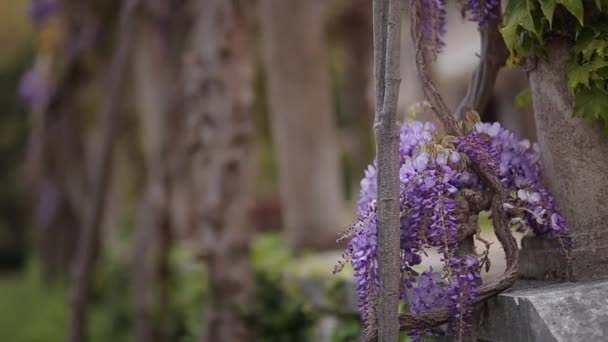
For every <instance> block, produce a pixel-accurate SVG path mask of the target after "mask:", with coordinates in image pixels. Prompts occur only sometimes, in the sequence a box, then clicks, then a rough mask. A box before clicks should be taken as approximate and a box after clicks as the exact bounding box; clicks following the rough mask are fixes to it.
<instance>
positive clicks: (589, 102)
mask: <svg viewBox="0 0 608 342" xmlns="http://www.w3.org/2000/svg"><path fill="white" fill-rule="evenodd" d="M574 115H576V116H578V117H581V118H584V119H585V120H587V121H588V122H590V123H595V122H597V121H603V123H604V125H605V127H606V128H608V94H606V93H605V92H603V91H601V90H600V89H598V88H597V87H595V86H594V87H592V88H581V89H579V90H577V91H576V93H575V94H574Z"/></svg>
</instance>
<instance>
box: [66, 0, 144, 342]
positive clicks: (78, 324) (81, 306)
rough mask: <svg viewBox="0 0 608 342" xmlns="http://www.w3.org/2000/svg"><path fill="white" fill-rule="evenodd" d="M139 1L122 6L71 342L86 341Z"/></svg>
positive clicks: (76, 281)
mask: <svg viewBox="0 0 608 342" xmlns="http://www.w3.org/2000/svg"><path fill="white" fill-rule="evenodd" d="M139 4H140V2H139V0H126V1H125V2H123V4H122V8H121V12H120V21H119V27H118V29H119V31H118V32H117V37H119V41H118V44H117V46H116V51H115V52H114V55H113V57H112V61H111V65H110V69H109V74H108V80H107V81H108V84H107V85H108V87H109V91H108V93H107V94H106V97H105V98H104V101H103V104H102V107H101V112H100V114H99V115H100V117H101V136H100V138H101V141H100V143H99V146H98V150H96V151H95V154H94V155H95V157H96V158H95V160H94V164H93V169H92V177H91V189H90V190H91V191H90V198H91V199H90V201H88V202H87V203H86V204H87V205H86V208H85V212H84V218H83V225H82V230H81V233H80V235H79V237H78V246H77V250H76V260H75V264H74V269H73V274H72V282H71V284H70V285H71V286H70V298H69V299H70V320H69V326H68V341H70V342H81V341H84V340H85V339H86V332H87V323H88V306H89V295H90V293H89V292H90V287H91V279H92V276H93V270H94V266H95V260H96V255H97V253H98V251H99V248H100V246H99V245H100V242H99V241H100V236H99V235H100V229H101V228H100V227H101V220H102V216H103V213H104V211H105V210H104V209H105V205H106V195H107V188H108V185H109V183H110V179H111V177H110V173H111V170H112V159H113V158H112V157H113V153H112V152H113V148H114V141H115V138H116V136H117V131H118V127H119V123H118V120H119V118H120V111H121V104H122V97H123V95H124V91H125V85H126V81H125V79H124V75H125V74H126V72H127V70H128V62H129V53H130V49H131V47H130V45H131V40H132V33H133V23H132V21H133V19H134V14H135V11H136V9H137V7H138V6H139Z"/></svg>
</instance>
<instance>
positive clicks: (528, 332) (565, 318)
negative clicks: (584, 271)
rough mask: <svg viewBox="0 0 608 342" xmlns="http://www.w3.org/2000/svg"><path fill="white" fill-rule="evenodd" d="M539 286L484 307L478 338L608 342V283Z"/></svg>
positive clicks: (521, 341) (516, 291)
mask: <svg viewBox="0 0 608 342" xmlns="http://www.w3.org/2000/svg"><path fill="white" fill-rule="evenodd" d="M530 284H531V283H528V284H527V285H528V286H530ZM538 285H539V284H538V283H537V284H535V285H532V287H531V288H524V289H521V288H520V289H514V290H510V291H509V292H505V293H503V294H500V295H498V296H497V297H495V298H492V299H490V300H488V301H487V302H486V303H484V304H482V308H481V311H482V318H481V322H480V324H481V327H480V329H479V337H480V338H481V339H482V340H487V341H496V342H552V341H556V342H566V341H567V342H576V341H581V342H582V341H585V342H591V341H593V342H595V341H598V342H599V341H608V280H603V281H595V282H579V283H562V284H553V285H546V283H544V284H543V286H538Z"/></svg>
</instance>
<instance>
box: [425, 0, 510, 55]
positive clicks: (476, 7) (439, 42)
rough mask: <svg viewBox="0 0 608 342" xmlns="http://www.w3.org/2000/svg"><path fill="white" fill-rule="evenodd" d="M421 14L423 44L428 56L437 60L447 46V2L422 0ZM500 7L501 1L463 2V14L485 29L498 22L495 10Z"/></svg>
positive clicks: (473, 0)
mask: <svg viewBox="0 0 608 342" xmlns="http://www.w3.org/2000/svg"><path fill="white" fill-rule="evenodd" d="M421 5H422V6H421V7H420V13H419V14H418V15H419V17H420V21H421V26H422V32H423V37H422V38H423V43H424V47H425V49H426V51H427V52H428V56H429V57H431V58H432V59H435V58H436V57H437V55H438V54H439V53H440V52H441V50H442V49H443V47H444V46H445V42H444V40H443V36H444V35H445V33H446V25H447V24H446V13H447V11H446V5H447V0H421ZM497 7H500V1H499V0H463V1H462V9H463V14H465V13H468V16H469V19H470V20H471V21H475V22H477V24H478V25H479V27H484V26H486V25H487V24H488V22H490V21H493V20H497V19H498V17H497V15H496V13H495V9H496V8H497Z"/></svg>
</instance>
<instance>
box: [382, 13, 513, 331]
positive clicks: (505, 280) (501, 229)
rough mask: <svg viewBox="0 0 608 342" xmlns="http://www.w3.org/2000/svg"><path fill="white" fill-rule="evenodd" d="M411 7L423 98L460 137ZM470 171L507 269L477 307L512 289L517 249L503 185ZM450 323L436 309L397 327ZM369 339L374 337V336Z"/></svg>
mask: <svg viewBox="0 0 608 342" xmlns="http://www.w3.org/2000/svg"><path fill="white" fill-rule="evenodd" d="M411 6H412V7H411V12H410V13H411V16H412V35H413V37H414V40H415V41H416V42H417V53H416V64H417V65H418V71H419V72H420V78H421V79H422V82H423V86H424V91H425V95H426V96H427V98H428V99H429V101H430V102H431V105H432V106H433V108H434V110H435V113H436V115H437V117H438V118H439V120H440V121H441V122H442V123H443V125H444V126H445V127H446V129H447V131H448V133H449V134H456V135H462V133H463V130H462V128H461V125H460V124H459V122H458V120H457V119H456V118H455V117H454V116H452V115H451V114H450V112H449V110H448V108H447V106H446V105H445V102H443V99H442V98H441V95H439V93H438V92H437V90H436V88H435V85H434V83H433V82H432V81H431V80H430V77H429V76H428V74H427V70H426V66H425V62H424V59H423V58H422V57H423V56H422V44H421V36H422V34H421V32H420V31H421V28H420V25H419V24H418V22H417V21H418V19H417V13H418V12H417V10H418V6H419V2H418V1H412V2H411ZM473 169H474V171H475V173H476V174H477V175H478V176H479V177H480V178H481V179H482V181H483V182H484V183H485V185H486V186H487V187H488V188H489V189H490V191H491V192H492V194H493V195H492V203H491V210H492V221H493V225H494V232H495V234H496V237H497V238H498V241H499V242H500V244H501V245H502V247H503V248H504V251H505V257H506V259H507V268H506V270H505V272H504V273H503V274H502V275H500V276H499V277H497V278H496V279H494V280H493V281H490V282H488V283H486V284H483V285H481V286H480V287H479V289H478V296H477V299H476V300H475V303H479V302H481V301H484V300H486V299H488V298H490V297H492V296H495V295H497V294H498V293H500V292H502V291H504V290H505V289H507V288H509V287H511V286H512V285H513V283H514V282H515V280H516V279H517V274H518V270H519V248H518V246H517V241H516V240H515V238H514V237H513V235H512V234H511V231H510V230H509V223H508V217H507V213H506V212H505V210H504V208H503V206H502V204H503V203H505V202H506V199H507V193H506V191H505V189H504V187H503V185H502V182H501V181H500V179H498V177H496V176H495V175H493V174H491V173H489V172H486V171H485V170H483V169H482V168H480V167H479V166H478V165H473ZM449 319H450V315H449V312H448V310H447V309H438V310H434V311H431V312H428V313H424V314H416V315H414V314H404V315H401V316H400V317H399V324H400V328H401V329H402V330H406V329H421V328H429V327H433V326H437V325H441V324H443V323H446V322H447V321H448V320H449ZM371 335H373V332H372V333H371ZM372 337H373V336H372Z"/></svg>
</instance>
